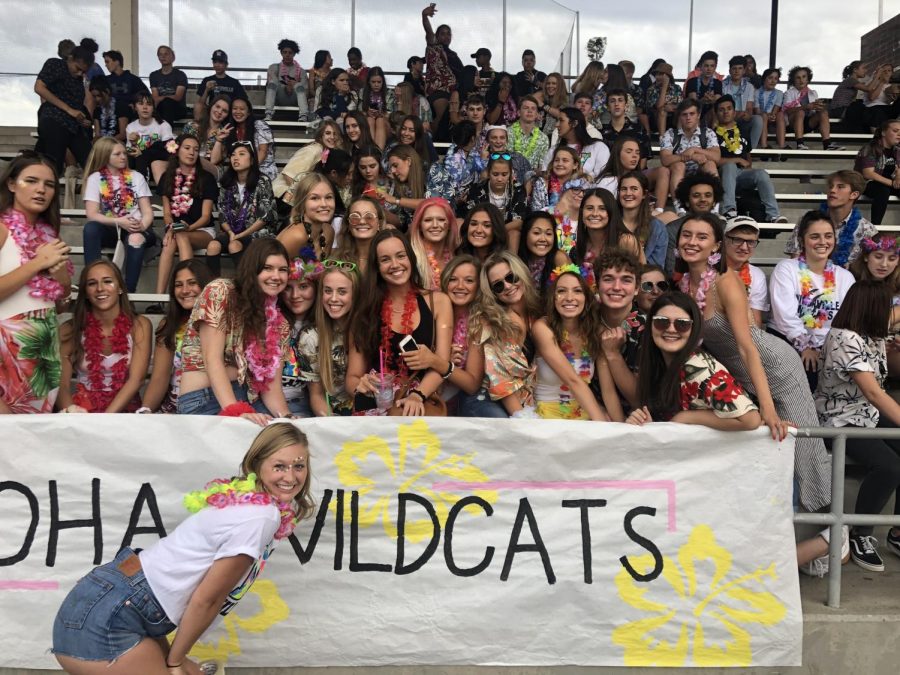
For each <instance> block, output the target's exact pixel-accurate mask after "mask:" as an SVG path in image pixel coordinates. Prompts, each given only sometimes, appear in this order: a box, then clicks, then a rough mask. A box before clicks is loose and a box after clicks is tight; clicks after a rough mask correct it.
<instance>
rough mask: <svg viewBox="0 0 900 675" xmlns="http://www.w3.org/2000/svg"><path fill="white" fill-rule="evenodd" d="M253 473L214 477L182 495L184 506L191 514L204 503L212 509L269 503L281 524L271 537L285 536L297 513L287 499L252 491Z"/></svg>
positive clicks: (254, 476)
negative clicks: (201, 488) (279, 499)
mask: <svg viewBox="0 0 900 675" xmlns="http://www.w3.org/2000/svg"><path fill="white" fill-rule="evenodd" d="M256 482H257V481H256V474H254V473H251V474H249V475H248V476H247V477H246V478H232V479H231V480H227V479H225V478H214V479H213V480H211V481H209V482H208V483H207V484H206V487H205V488H204V489H203V490H197V491H195V492H189V493H188V494H186V495H185V496H184V505H185V507H186V508H187V510H188V511H190V512H191V513H197V512H198V511H201V510H202V509H204V508H206V507H207V506H212V507H213V508H216V509H224V508H226V507H228V506H241V505H245V504H250V505H255V506H268V505H269V504H272V505H274V506H275V508H277V509H278V513H279V515H280V516H281V524H280V525H279V526H278V530H277V531H276V532H275V539H277V540H281V539H286V538H287V537H289V536H290V535H291V533H292V532H293V531H294V527H295V526H296V525H297V520H298V518H297V513H296V512H295V511H294V508H293V505H292V504H291V503H289V502H282V501H278V500H277V499H275V498H274V497H273V496H272V495H270V494H269V493H267V492H257V491H256Z"/></svg>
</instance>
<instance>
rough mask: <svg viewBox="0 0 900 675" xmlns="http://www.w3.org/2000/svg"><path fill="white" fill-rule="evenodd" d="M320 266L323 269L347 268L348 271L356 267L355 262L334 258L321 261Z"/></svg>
mask: <svg viewBox="0 0 900 675" xmlns="http://www.w3.org/2000/svg"><path fill="white" fill-rule="evenodd" d="M322 266H323V267H324V268H325V269H341V270H347V271H348V272H353V271H354V270H355V269H356V263H355V262H350V261H349V260H335V259H334V258H329V259H328V260H326V261H325V262H323V263H322Z"/></svg>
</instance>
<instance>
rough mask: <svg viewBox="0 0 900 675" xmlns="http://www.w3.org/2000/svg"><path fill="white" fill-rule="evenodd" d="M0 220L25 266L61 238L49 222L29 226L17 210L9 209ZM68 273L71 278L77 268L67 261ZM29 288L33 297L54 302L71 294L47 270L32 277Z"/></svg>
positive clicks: (39, 221) (41, 221) (39, 222)
mask: <svg viewBox="0 0 900 675" xmlns="http://www.w3.org/2000/svg"><path fill="white" fill-rule="evenodd" d="M0 219H2V220H3V224H4V225H6V229H8V230H9V234H10V236H12V238H13V241H14V242H16V245H17V246H18V247H19V250H20V251H21V258H20V261H21V263H22V264H23V265H25V264H26V263H29V262H31V261H32V260H34V258H35V256H36V255H37V250H38V249H39V248H40V247H41V246H43V245H44V244H49V243H50V242H51V241H54V240H55V239H58V238H59V237H58V236H57V234H56V233H55V232H54V231H53V228H52V227H50V225H49V224H48V223H47V222H45V221H43V220H38V221H37V222H36V223H35V224H34V225H33V226H32V225H29V224H28V221H27V220H25V215H24V214H23V213H21V212H20V211H17V210H16V209H9V210H8V211H6V213H4V214H3V215H2V216H0ZM66 271H68V273H69V276H72V274H74V273H75V268H74V267H73V266H72V262H71V261H69V260H67V261H66ZM28 286H29V288H30V289H31V290H29V292H28V294H29V295H30V296H31V297H33V298H43V299H45V300H50V301H52V302H55V301H56V300H60V299H61V298H64V297H66V296H67V295H68V294H69V289H68V288H66V287H65V286H64V285H63V284H61V283H60V282H58V281H57V280H56V279H54V278H53V277H51V276H50V275H49V274H48V273H47V272H46V270H44V271H41V272H38V273H37V274H35V275H34V276H33V277H31V279H29V281H28Z"/></svg>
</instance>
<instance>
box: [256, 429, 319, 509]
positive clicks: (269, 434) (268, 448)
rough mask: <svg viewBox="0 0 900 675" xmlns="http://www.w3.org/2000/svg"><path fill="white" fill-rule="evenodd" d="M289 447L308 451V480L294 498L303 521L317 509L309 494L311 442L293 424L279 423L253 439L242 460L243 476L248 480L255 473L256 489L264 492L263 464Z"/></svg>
mask: <svg viewBox="0 0 900 675" xmlns="http://www.w3.org/2000/svg"><path fill="white" fill-rule="evenodd" d="M289 445H302V446H303V447H305V448H306V450H307V459H306V480H305V481H303V487H302V488H300V492H299V493H297V496H296V497H294V505H295V510H296V512H297V519H298V520H303V519H304V518H307V517H309V516H310V515H311V514H312V512H313V508H314V507H315V502H313V499H312V497H311V496H310V494H309V484H310V481H311V479H312V466H311V465H310V456H309V440H307V438H306V434H304V433H303V432H302V431H300V429H298V428H297V427H295V426H294V425H293V424H291V423H289V422H278V423H277V424H270V425H269V426H267V427H266V428H264V429H263V430H262V431H260V432H259V433H258V434H257V435H256V438H254V439H253V443H251V444H250V449H249V450H247V453H246V454H245V455H244V459H243V460H241V476H242V477H244V478H246V477H247V476H249V475H250V474H251V473H255V474H256V475H257V481H256V489H257V490H259V491H260V492H262V491H263V489H262V481H260V480H259V478H258V476H259V472H260V469H261V468H262V463H263V462H264V461H266V460H267V459H268V458H269V457H271V456H272V455H274V454H275V453H276V452H278V451H279V450H281V449H282V448H286V447H287V446H289Z"/></svg>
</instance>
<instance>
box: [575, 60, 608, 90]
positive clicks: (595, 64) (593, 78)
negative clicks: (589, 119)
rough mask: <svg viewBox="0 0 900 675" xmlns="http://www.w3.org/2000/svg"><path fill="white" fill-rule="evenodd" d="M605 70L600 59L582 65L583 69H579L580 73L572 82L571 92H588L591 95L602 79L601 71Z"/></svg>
mask: <svg viewBox="0 0 900 675" xmlns="http://www.w3.org/2000/svg"><path fill="white" fill-rule="evenodd" d="M605 71H606V68H604V67H603V64H602V63H601V62H600V61H591V62H590V63H589V64H587V65H586V66H585V67H584V70H583V71H581V75H579V76H578V79H576V80H575V82H574V84H572V93H573V94H590V95H591V96H593V95H594V93H596V91H597V89H599V88H600V82H601V80H602V79H603V73H604V72H605Z"/></svg>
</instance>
